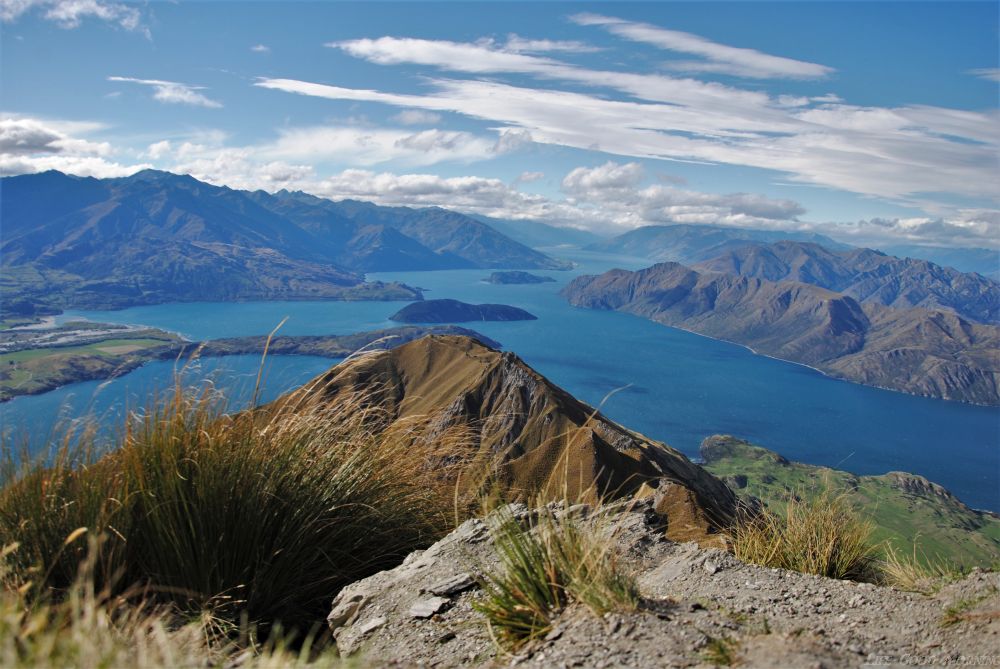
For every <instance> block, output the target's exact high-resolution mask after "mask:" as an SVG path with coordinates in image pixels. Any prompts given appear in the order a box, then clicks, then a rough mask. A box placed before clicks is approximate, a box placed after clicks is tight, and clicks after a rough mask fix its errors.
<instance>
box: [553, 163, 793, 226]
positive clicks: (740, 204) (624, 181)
mask: <svg viewBox="0 0 1000 669" xmlns="http://www.w3.org/2000/svg"><path fill="white" fill-rule="evenodd" d="M644 181H646V174H645V170H644V169H643V167H642V165H640V164H639V163H625V164H619V163H615V162H611V161H609V162H607V163H605V164H603V165H599V166H597V167H578V168H576V169H574V170H572V171H571V172H570V173H569V174H567V175H566V177H565V178H564V179H563V181H562V189H563V192H565V193H566V195H567V196H568V198H569V199H568V201H569V202H570V203H572V204H574V205H576V206H578V207H580V208H583V209H593V210H595V215H603V216H604V217H605V220H606V222H607V223H610V224H613V225H616V226H621V227H638V226H640V225H650V224H657V223H708V224H722V225H739V226H744V227H746V226H756V227H788V226H794V227H797V226H798V225H799V222H798V220H797V217H798V216H801V215H802V214H804V213H805V209H803V208H802V206H801V205H800V204H799V203H797V202H793V201H791V200H777V199H772V198H768V197H765V196H763V195H760V194H755V193H729V194H715V193H703V192H698V191H692V190H683V189H680V188H676V187H673V186H665V185H663V184H653V185H648V186H643V185H642V184H643V182H644ZM598 213H599V214H598ZM591 218H593V216H591Z"/></svg>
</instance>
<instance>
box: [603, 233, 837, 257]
mask: <svg viewBox="0 0 1000 669" xmlns="http://www.w3.org/2000/svg"><path fill="white" fill-rule="evenodd" d="M782 240H793V241H799V242H812V243H814V244H820V245H822V246H825V247H826V248H828V249H831V250H834V251H841V250H848V249H851V248H853V247H851V246H849V245H847V244H841V243H840V242H837V241H834V240H833V239H830V238H829V237H826V236H825V235H819V234H816V233H813V232H785V231H774V230H750V229H745V228H733V227H722V226H717V225H649V226H646V227H642V228H636V229H635V230H630V231H628V232H626V233H624V234H621V235H618V236H617V237H612V238H611V239H606V240H603V241H600V242H595V243H593V244H591V245H590V246H588V247H587V248H588V249H589V250H591V251H601V252H604V253H619V254H622V255H630V256H635V257H637V258H648V259H650V260H655V261H657V262H679V263H682V264H684V265H691V264H694V263H697V262H701V261H703V260H708V259H709V258H714V257H716V256H718V255H721V254H722V253H725V252H726V251H731V250H734V249H738V248H742V247H744V246H756V245H761V244H772V243H774V242H780V241H782Z"/></svg>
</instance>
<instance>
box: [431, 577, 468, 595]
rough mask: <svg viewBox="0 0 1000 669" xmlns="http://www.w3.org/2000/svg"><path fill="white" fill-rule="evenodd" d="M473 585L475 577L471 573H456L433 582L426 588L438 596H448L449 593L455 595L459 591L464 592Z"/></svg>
mask: <svg viewBox="0 0 1000 669" xmlns="http://www.w3.org/2000/svg"><path fill="white" fill-rule="evenodd" d="M475 585H476V579H474V578H473V577H472V574H469V573H463V574H456V575H455V576H453V577H452V578H449V579H446V580H444V581H440V582H438V583H435V584H434V585H432V586H431V587H429V588H427V592H429V593H431V594H432V595H438V596H440V597H450V596H451V595H457V594H458V593H460V592H464V591H466V590H468V589H469V588H472V587H473V586H475Z"/></svg>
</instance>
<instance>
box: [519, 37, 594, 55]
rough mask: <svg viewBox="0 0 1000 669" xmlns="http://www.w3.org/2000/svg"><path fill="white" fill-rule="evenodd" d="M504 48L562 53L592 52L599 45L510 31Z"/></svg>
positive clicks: (520, 51) (531, 51)
mask: <svg viewBox="0 0 1000 669" xmlns="http://www.w3.org/2000/svg"><path fill="white" fill-rule="evenodd" d="M504 49H505V50H507V51H514V52H517V53H548V52H553V51H558V52H563V53H594V52H595V51H600V50H601V49H600V47H596V46H593V45H591V44H587V43H586V42H580V41H578V40H553V39H544V38H542V39H531V38H528V37H521V36H520V35H515V34H514V33H511V34H510V35H508V36H507V41H506V42H505V43H504Z"/></svg>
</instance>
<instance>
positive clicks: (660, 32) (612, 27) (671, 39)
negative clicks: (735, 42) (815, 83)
mask: <svg viewBox="0 0 1000 669" xmlns="http://www.w3.org/2000/svg"><path fill="white" fill-rule="evenodd" d="M570 19H571V20H572V21H574V22H575V23H577V24H579V25H583V26H601V27H602V28H604V29H605V30H607V31H608V32H610V33H611V34H613V35H617V36H618V37H622V38H624V39H627V40H631V41H633V42H642V43H644V44H651V45H653V46H655V47H658V48H660V49H666V50H669V51H676V52H679V53H686V54H690V55H694V56H700V57H702V58H704V59H705V60H704V61H678V62H673V63H669V64H668V66H669V67H672V68H674V69H677V70H680V71H684V72H709V73H717V74H731V75H735V76H739V77H751V78H756V79H770V78H785V79H816V78H820V77H825V76H827V75H829V74H830V73H832V72H833V71H834V70H833V68H832V67H827V66H825V65H820V64H818V63H809V62H806V61H801V60H795V59H792V58H784V57H782V56H772V55H771V54H766V53H762V52H760V51H757V50H755V49H745V48H740V47H733V46H728V45H725V44H719V43H718V42H713V41H711V40H708V39H705V38H704V37H700V36H698V35H693V34H691V33H685V32H680V31H678V30H667V29H666V28H660V27H658V26H654V25H650V24H648V23H638V22H635V21H626V20H624V19H619V18H614V17H611V16H601V15H599V14H576V15H574V16H572V17H570Z"/></svg>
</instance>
